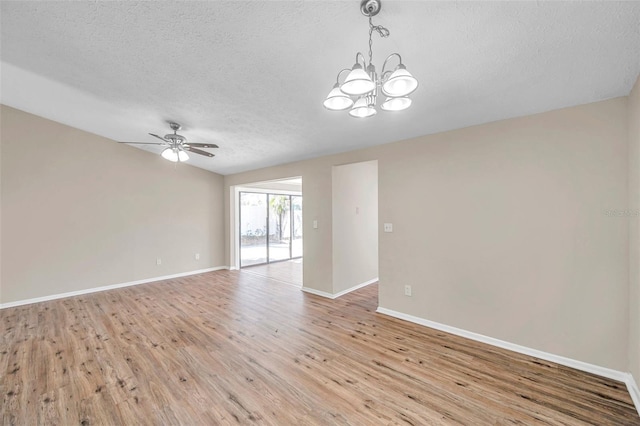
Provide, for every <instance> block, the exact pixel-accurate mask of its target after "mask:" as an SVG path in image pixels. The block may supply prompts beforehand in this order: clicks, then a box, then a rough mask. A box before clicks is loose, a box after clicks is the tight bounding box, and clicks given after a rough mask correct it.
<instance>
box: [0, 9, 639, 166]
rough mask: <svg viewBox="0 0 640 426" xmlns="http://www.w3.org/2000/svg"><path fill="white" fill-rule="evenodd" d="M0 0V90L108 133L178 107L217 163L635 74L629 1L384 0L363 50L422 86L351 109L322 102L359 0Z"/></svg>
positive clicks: (349, 38)
mask: <svg viewBox="0 0 640 426" xmlns="http://www.w3.org/2000/svg"><path fill="white" fill-rule="evenodd" d="M0 12H1V22H0V23H1V36H2V39H1V60H2V68H1V72H2V87H1V96H2V98H1V100H2V102H3V103H4V104H6V105H9V106H13V107H16V108H19V109H22V110H25V111H28V112H32V113H34V114H37V115H40V116H44V117H47V118H50V119H53V120H56V121H59V122H62V123H65V124H68V125H71V126H74V127H77V128H80V129H83V130H87V131H90V132H93V133H96V134H99V135H102V136H106V137H108V138H111V139H114V140H137V141H148V142H151V141H153V139H152V138H151V137H150V136H148V135H147V132H153V133H159V134H164V133H167V132H168V130H169V129H168V127H167V126H166V121H167V120H175V121H178V122H180V123H181V124H183V126H184V131H182V132H180V133H181V134H183V135H185V136H186V137H187V138H188V139H189V140H190V141H192V142H214V143H217V144H218V145H220V149H218V150H217V151H216V154H217V156H216V157H214V158H212V159H209V158H204V157H199V156H196V155H191V157H192V159H193V160H190V163H191V164H193V165H195V166H198V167H202V168H205V169H208V170H211V171H215V172H218V173H222V174H228V173H234V172H239V171H244V170H250V169H255V168H259V167H263V166H271V165H275V164H281V163H285V162H290V161H294V160H299V159H304V158H312V157H316V156H320V155H324V154H329V153H336V152H343V151H348V150H353V149H356V148H360V147H365V146H371V145H377V144H382V143H387V142H392V141H397V140H401V139H406V138H411V137H415V136H420V135H424V134H430V133H435V132H441V131H445V130H450V129H455V128H460V127H465V126H469V125H473V124H479V123H485V122H489V121H495V120H500V119H504V118H509V117H514V116H522V115H527V114H532V113H536V112H542V111H548V110H552V109H557V108H561V107H565V106H571V105H577V104H582V103H587V102H592V101H597V100H602V99H607V98H611V97H616V96H624V95H627V94H629V91H630V90H631V87H632V85H633V83H634V81H635V79H636V77H637V76H638V73H639V72H640V25H639V23H640V2H515V1H514V2H475V3H474V2H471V3H459V2H427V1H422V2H419V1H392V0H386V1H385V0H383V7H382V12H381V13H380V14H379V15H378V16H377V17H375V18H374V24H381V25H384V26H385V27H387V28H388V29H389V30H390V31H391V36H390V37H389V38H387V39H381V38H380V37H378V36H377V35H375V34H374V37H375V38H374V45H373V47H374V64H375V65H376V67H377V68H378V70H379V69H380V67H381V66H382V61H383V60H384V58H385V57H386V56H387V55H388V54H390V53H392V52H394V51H397V52H398V53H400V54H401V55H402V58H403V60H404V62H405V64H406V66H407V69H408V70H409V71H411V72H412V73H413V74H414V76H416V77H417V78H418V80H419V81H420V87H419V88H418V90H417V91H416V92H415V93H414V95H413V99H414V104H413V106H412V107H411V108H410V109H409V110H407V111H404V112H401V113H385V112H380V113H379V114H378V115H377V116H375V117H373V118H369V119H364V120H357V119H354V118H351V117H349V116H348V114H347V113H346V112H330V111H327V110H325V109H324V108H323V107H322V101H323V100H324V97H325V96H326V94H327V93H328V91H329V90H330V89H331V87H332V85H333V83H334V82H335V77H336V74H337V72H338V71H339V70H340V69H342V68H347V67H351V66H352V65H353V62H354V58H355V53H356V52H357V51H362V52H363V53H364V52H365V51H366V49H367V47H368V46H367V44H368V41H367V37H368V23H367V19H366V18H365V17H363V16H362V15H361V13H360V9H359V1H358V0H354V1H332V2H320V1H278V2H272V1H269V2H267V1H264V2H256V1H254V2H245V1H224V2H223V1H213V2H178V1H175V2H146V1H143V2H135V1H122V2H94V1H92V2H71V1H62V2H53V1H34V2H11V1H2V2H0ZM42 143H46V141H42ZM195 157H198V158H195Z"/></svg>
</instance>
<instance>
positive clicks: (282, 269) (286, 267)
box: [242, 259, 302, 287]
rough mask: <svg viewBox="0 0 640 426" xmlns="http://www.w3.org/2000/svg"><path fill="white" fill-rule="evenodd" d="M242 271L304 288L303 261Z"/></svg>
mask: <svg viewBox="0 0 640 426" xmlns="http://www.w3.org/2000/svg"><path fill="white" fill-rule="evenodd" d="M242 271H243V272H250V273H252V274H257V275H260V276H262V277H266V278H271V279H274V280H277V281H282V282H283V283H287V284H292V285H295V286H298V287H302V259H292V260H285V261H282V262H274V263H267V264H265V265H256V266H247V267H246V268H242Z"/></svg>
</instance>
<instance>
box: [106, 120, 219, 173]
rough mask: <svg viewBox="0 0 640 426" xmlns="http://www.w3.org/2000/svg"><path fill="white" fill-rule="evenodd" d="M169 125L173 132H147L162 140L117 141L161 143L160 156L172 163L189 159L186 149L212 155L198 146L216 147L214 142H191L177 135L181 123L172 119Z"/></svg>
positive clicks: (145, 143) (138, 143)
mask: <svg viewBox="0 0 640 426" xmlns="http://www.w3.org/2000/svg"><path fill="white" fill-rule="evenodd" d="M169 126H170V127H171V130H173V133H168V134H166V135H164V137H162V136H158V135H156V134H153V133H149V134H150V135H151V136H153V137H154V138H158V139H160V140H161V141H162V142H118V143H126V144H136V145H161V146H166V148H165V149H164V150H163V151H162V154H161V155H162V157H163V158H165V159H167V160H169V161H172V162H174V163H178V162H181V161H187V160H188V159H189V155H187V153H186V151H189V152H193V153H194V154H200V155H204V156H206V157H213V156H214V154H212V153H210V152H207V151H203V150H201V149H198V148H218V145H216V144H214V143H191V142H187V138H185V137H184V136H182V135H179V134H178V133H177V132H178V130H180V129H181V128H182V126H181V125H179V124H178V123H175V122H173V121H170V122H169Z"/></svg>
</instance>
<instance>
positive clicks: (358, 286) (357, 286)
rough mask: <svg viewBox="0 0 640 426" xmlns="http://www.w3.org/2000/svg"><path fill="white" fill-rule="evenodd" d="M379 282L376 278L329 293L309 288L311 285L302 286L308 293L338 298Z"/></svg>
mask: <svg viewBox="0 0 640 426" xmlns="http://www.w3.org/2000/svg"><path fill="white" fill-rule="evenodd" d="M376 282H378V278H377V277H376V278H374V279H372V280H369V281H365V282H363V283H360V284H358V285H354V286H353V287H350V288H348V289H346V290H342V291H340V292H338V293H334V294H332V293H327V292H326V291H321V290H316V289H315V288H309V287H302V291H304V292H307V293H311V294H315V295H316V296H322V297H326V298H327V299H337V298H338V297H340V296H344V295H345V294H347V293H351V292H352V291H355V290H358V289H359V288H362V287H366V286H368V285H369V284H373V283H376Z"/></svg>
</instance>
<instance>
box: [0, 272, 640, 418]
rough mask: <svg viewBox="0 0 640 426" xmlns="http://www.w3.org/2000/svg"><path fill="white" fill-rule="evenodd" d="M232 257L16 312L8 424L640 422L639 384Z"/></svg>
mask: <svg viewBox="0 0 640 426" xmlns="http://www.w3.org/2000/svg"><path fill="white" fill-rule="evenodd" d="M376 306H377V286H376V285H371V286H368V287H365V288H363V289H360V290H358V291H356V292H353V293H351V294H348V295H346V296H343V297H341V298H339V299H336V300H329V299H324V298H321V297H318V296H314V295H311V294H306V293H303V292H302V291H300V290H299V289H296V288H294V287H292V286H288V285H283V284H282V283H279V282H277V281H273V280H269V279H266V278H264V277H260V276H257V275H255V274H250V273H246V272H243V271H217V272H211V273H207V274H201V275H195V276H190V277H185V278H181V279H175V280H167V281H162V282H158V283H152V284H144V285H139V286H135V287H128V288H122V289H117V290H112V291H107V292H102V293H94V294H91V295H85V296H78V297H72V298H67V299H60V300H56V301H50V302H44V303H38V304H34V305H27V306H23V307H16V308H10V309H4V310H2V311H0V321H1V325H0V329H1V331H2V334H1V337H0V339H1V340H0V374H2V377H1V378H0V395H1V398H2V415H1V419H2V424H5V425H13V424H16V425H35V424H43V425H44V424H60V425H73V424H80V425H91V424H105V425H118V424H126V425H131V424H143V425H144V424H149V425H159V424H167V425H169V424H170V425H175V424H188V425H217V424H220V425H226V424H265V425H316V424H317V425H377V424H383V425H388V424H398V425H449V424H463V425H496V424H500V425H502V424H509V425H511V424H526V425H533V424H554V425H585V424H597V425H632V424H635V425H638V424H640V417H639V416H638V414H637V412H636V411H635V409H634V407H633V404H632V402H631V399H630V397H629V394H628V392H627V390H626V387H625V385H624V384H622V383H619V382H615V381H612V380H608V379H604V378H601V377H598V376H594V375H590V374H587V373H583V372H580V371H576V370H573V369H570V368H567V367H562V366H559V365H555V364H552V363H549V362H546V361H541V360H538V359H535V358H532V357H528V356H524V355H520V354H516V353H512V352H509V351H506V350H502V349H499V348H495V347H491V346H488V345H484V344H481V343H477V342H474V341H470V340H467V339H463V338H461V337H458V336H453V335H449V334H446V333H443V332H440V331H436V330H432V329H429V328H426V327H421V326H418V325H415V324H411V323H408V322H404V321H400V320H397V319H394V318H390V317H387V316H384V315H381V314H377V313H375V309H376Z"/></svg>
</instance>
